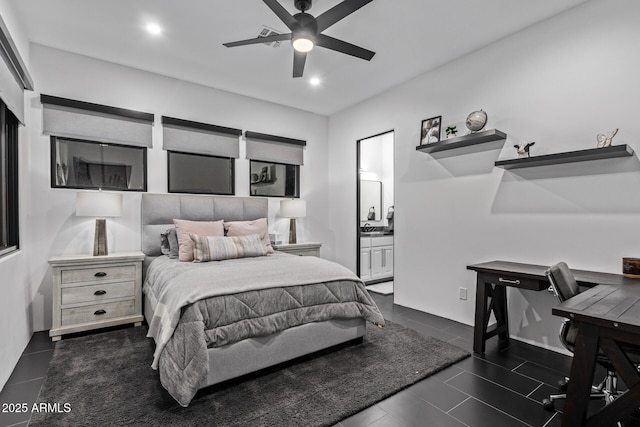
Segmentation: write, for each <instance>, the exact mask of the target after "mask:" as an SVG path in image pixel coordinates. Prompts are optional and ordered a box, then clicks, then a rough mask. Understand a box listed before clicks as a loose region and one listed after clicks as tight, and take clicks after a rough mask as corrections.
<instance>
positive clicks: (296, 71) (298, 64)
mask: <svg viewBox="0 0 640 427" xmlns="http://www.w3.org/2000/svg"><path fill="white" fill-rule="evenodd" d="M306 61H307V52H298V51H297V50H294V51H293V77H302V74H303V73H304V63H305V62H306Z"/></svg>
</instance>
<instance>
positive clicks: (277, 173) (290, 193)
mask: <svg viewBox="0 0 640 427" xmlns="http://www.w3.org/2000/svg"><path fill="white" fill-rule="evenodd" d="M250 170H251V176H250V179H251V181H250V182H251V195H252V196H267V197H300V165H289V164H285V163H273V162H260V161H256V160H251V167H250Z"/></svg>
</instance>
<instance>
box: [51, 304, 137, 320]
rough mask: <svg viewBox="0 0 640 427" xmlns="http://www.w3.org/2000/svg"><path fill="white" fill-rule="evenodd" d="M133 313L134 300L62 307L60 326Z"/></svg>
mask: <svg viewBox="0 0 640 427" xmlns="http://www.w3.org/2000/svg"><path fill="white" fill-rule="evenodd" d="M133 314H135V307H134V300H127V301H118V302H112V303H106V304H94V305H86V306H83V307H75V308H64V309H62V326H67V325H76V324H79V323H87V322H100V321H101V320H107V319H114V318H116V317H122V316H131V315H133Z"/></svg>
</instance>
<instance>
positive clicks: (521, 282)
mask: <svg viewBox="0 0 640 427" xmlns="http://www.w3.org/2000/svg"><path fill="white" fill-rule="evenodd" d="M547 268H549V267H547V266H544V265H534V264H521V263H517V262H509V261H491V262H484V263H481V264H473V265H468V266H467V269H468V270H473V271H475V272H477V279H476V284H477V287H476V313H475V327H474V333H473V351H474V352H475V353H479V354H482V353H484V350H485V342H486V341H487V340H488V339H489V338H491V337H493V336H495V335H498V339H499V340H500V345H503V344H506V343H508V342H509V316H508V313H507V291H506V287H507V286H510V287H514V288H518V289H528V290H531V291H541V290H544V289H548V288H549V285H550V283H549V282H548V281H547V277H546V276H545V274H544V272H545V270H546V269H547ZM571 271H572V272H573V274H574V276H575V278H576V281H577V282H578V284H579V285H580V286H585V287H593V286H596V285H599V284H606V285H628V284H640V281H638V280H637V279H628V278H626V277H624V276H623V275H621V274H611V273H599V272H595V271H585V270H571ZM489 301H490V302H489ZM492 312H493V314H494V316H495V318H496V326H495V327H494V328H492V329H491V330H489V329H488V324H489V317H490V316H491V313H492Z"/></svg>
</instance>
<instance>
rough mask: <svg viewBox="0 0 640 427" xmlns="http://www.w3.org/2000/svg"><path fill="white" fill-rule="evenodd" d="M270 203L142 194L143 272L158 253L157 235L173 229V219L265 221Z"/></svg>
mask: <svg viewBox="0 0 640 427" xmlns="http://www.w3.org/2000/svg"><path fill="white" fill-rule="evenodd" d="M268 211H269V200H268V199H266V198H260V197H229V196H196V195H184V194H149V193H144V194H142V215H141V218H142V252H144V254H145V255H146V257H145V260H144V268H143V272H146V271H147V267H148V266H149V264H150V263H151V261H153V260H154V259H155V258H156V257H158V256H159V255H161V253H160V233H163V232H165V231H166V230H167V229H168V228H171V227H173V219H174V218H179V219H188V220H191V221H218V220H221V219H223V220H225V221H250V220H253V219H258V218H268Z"/></svg>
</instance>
